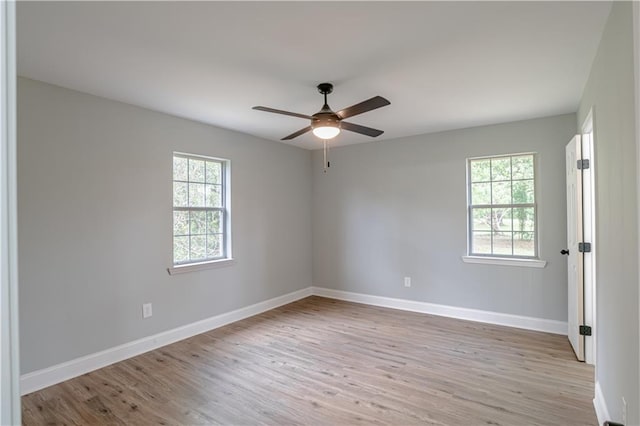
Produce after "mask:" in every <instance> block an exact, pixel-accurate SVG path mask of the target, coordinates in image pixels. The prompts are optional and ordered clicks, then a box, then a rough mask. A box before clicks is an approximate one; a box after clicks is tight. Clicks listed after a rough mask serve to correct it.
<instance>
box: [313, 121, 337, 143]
mask: <svg viewBox="0 0 640 426" xmlns="http://www.w3.org/2000/svg"><path fill="white" fill-rule="evenodd" d="M313 134H314V135H316V136H317V137H319V138H320V139H333V138H335V137H336V136H338V135H339V134H340V127H338V126H337V125H336V123H326V124H323V125H321V126H318V127H314V128H313Z"/></svg>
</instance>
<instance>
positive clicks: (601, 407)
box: [593, 382, 611, 425]
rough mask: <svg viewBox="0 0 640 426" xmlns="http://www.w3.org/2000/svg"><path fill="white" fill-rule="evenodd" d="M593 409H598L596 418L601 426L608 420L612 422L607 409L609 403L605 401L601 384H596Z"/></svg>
mask: <svg viewBox="0 0 640 426" xmlns="http://www.w3.org/2000/svg"><path fill="white" fill-rule="evenodd" d="M593 407H594V408H595V409H596V417H597V418H598V424H599V425H601V424H604V422H606V421H607V420H611V417H609V410H608V409H607V403H606V402H605V401H604V395H603V394H602V389H601V388H600V382H596V389H595V398H593Z"/></svg>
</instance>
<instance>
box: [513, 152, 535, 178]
mask: <svg viewBox="0 0 640 426" xmlns="http://www.w3.org/2000/svg"><path fill="white" fill-rule="evenodd" d="M511 158H512V167H513V178H514V179H533V155H522V156H518V157H511Z"/></svg>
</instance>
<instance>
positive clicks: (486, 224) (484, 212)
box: [471, 209, 491, 231]
mask: <svg viewBox="0 0 640 426" xmlns="http://www.w3.org/2000/svg"><path fill="white" fill-rule="evenodd" d="M471 215H472V218H471V229H472V230H474V231H491V209H473V210H472V211H471Z"/></svg>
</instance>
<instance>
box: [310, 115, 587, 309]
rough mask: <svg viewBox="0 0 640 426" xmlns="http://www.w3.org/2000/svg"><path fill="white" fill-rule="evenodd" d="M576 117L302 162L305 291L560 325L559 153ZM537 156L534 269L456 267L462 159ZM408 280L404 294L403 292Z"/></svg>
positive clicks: (562, 229)
mask: <svg viewBox="0 0 640 426" xmlns="http://www.w3.org/2000/svg"><path fill="white" fill-rule="evenodd" d="M575 128H576V125H575V115H574V114H568V115H563V116H557V117H550V118H542V119H536V120H529V121H522V122H515V123H507V124H501V125H494V126H486V127H477V128H470V129H465V130H456V131H449V132H444V133H438V134H429V135H421V136H415V137H408V138H403V139H397V140H391V141H384V142H373V143H367V144H361V145H353V146H348V147H343V148H336V149H333V150H331V152H330V156H331V168H330V169H329V171H328V172H327V173H326V174H325V173H323V170H322V152H321V151H314V154H313V165H312V167H313V253H314V257H313V282H314V285H316V286H322V287H328V288H332V289H339V290H346V291H352V292H359V293H366V294H372V295H379V296H387V297H396V298H403V299H410V300H416V301H424V302H431V303H438V304H444V305H451V306H457V307H465V308H474V309H482V310H488V311H494V312H502V313H508V314H516V315H525V316H531V317H537V318H545V319H552V320H560V321H566V320H567V286H566V282H567V266H566V259H565V258H564V257H563V256H561V255H560V253H559V251H560V249H562V248H563V247H564V246H565V245H566V198H565V192H566V190H565V172H564V170H565V154H564V147H565V145H566V144H567V142H569V140H570V139H571V137H572V136H573V135H574V133H575ZM531 151H533V152H537V153H538V170H537V172H538V181H537V185H538V187H537V192H538V195H539V199H538V203H539V206H538V208H539V210H538V215H539V216H538V220H539V229H540V233H539V238H540V256H541V258H542V259H543V260H547V261H548V264H547V266H546V268H544V269H534V268H523V267H513V266H494V265H478V264H466V263H463V262H462V260H461V256H462V255H464V254H465V252H466V247H467V218H466V158H468V157H476V156H487V155H495V154H508V153H518V152H531ZM405 276H411V277H412V279H413V282H412V287H410V288H405V287H404V286H403V277H405Z"/></svg>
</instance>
